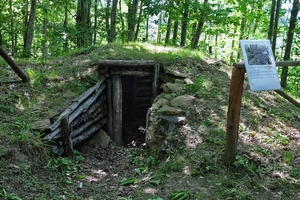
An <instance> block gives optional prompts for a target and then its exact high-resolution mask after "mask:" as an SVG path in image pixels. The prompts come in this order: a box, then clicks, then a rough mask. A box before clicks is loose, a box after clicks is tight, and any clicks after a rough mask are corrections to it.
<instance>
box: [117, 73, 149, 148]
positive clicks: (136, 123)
mask: <svg viewBox="0 0 300 200" xmlns="http://www.w3.org/2000/svg"><path fill="white" fill-rule="evenodd" d="M121 79H122V100H123V102H122V138H123V144H124V146H127V147H139V146H141V145H142V144H143V143H144V142H145V134H144V132H143V129H145V127H146V114H147V111H148V109H149V108H150V107H151V104H152V99H153V93H152V87H153V77H152V76H136V75H123V76H121Z"/></svg>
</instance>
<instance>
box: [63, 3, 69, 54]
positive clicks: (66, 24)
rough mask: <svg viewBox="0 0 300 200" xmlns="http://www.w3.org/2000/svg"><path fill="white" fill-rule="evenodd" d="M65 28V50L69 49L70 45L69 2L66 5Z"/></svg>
mask: <svg viewBox="0 0 300 200" xmlns="http://www.w3.org/2000/svg"><path fill="white" fill-rule="evenodd" d="M63 28H64V31H65V34H66V35H65V38H64V51H67V50H68V46H69V39H68V4H66V5H65V17H64V24H63Z"/></svg>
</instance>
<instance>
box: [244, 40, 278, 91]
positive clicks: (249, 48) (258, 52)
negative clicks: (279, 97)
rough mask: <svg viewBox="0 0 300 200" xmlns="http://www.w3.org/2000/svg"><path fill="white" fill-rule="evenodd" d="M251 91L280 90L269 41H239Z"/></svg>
mask: <svg viewBox="0 0 300 200" xmlns="http://www.w3.org/2000/svg"><path fill="white" fill-rule="evenodd" d="M240 45H241V49H242V54H243V57H244V63H245V67H246V72H247V76H248V80H249V84H250V90H251V91H262V90H280V89H281V85H280V81H279V77H278V73H277V69H276V63H275V60H274V55H273V52H272V49H271V44H270V41H269V40H240Z"/></svg>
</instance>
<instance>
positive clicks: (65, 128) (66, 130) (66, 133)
mask: <svg viewBox="0 0 300 200" xmlns="http://www.w3.org/2000/svg"><path fill="white" fill-rule="evenodd" d="M61 127H62V135H63V144H64V150H65V152H66V155H67V156H68V157H69V158H70V159H74V152H73V142H72V139H71V130H70V127H69V117H68V116H67V115H65V116H64V117H63V118H62V119H61Z"/></svg>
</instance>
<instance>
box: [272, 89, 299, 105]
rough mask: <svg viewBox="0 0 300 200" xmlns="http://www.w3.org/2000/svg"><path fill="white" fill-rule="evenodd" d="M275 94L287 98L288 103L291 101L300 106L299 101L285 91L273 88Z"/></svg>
mask: <svg viewBox="0 0 300 200" xmlns="http://www.w3.org/2000/svg"><path fill="white" fill-rule="evenodd" d="M274 91H275V92H276V93H277V94H279V95H280V96H282V97H283V98H285V99H286V100H288V101H289V102H290V103H292V104H293V105H294V106H296V107H298V108H300V103H299V102H298V101H297V100H296V99H294V98H293V97H291V96H289V95H288V94H286V93H285V92H283V91H281V90H274Z"/></svg>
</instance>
